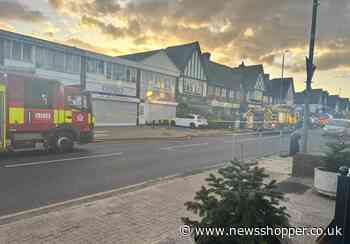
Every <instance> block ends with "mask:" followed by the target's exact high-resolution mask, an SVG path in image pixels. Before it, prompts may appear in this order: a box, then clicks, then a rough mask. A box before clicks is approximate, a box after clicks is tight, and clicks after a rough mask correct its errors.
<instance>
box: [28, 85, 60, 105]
mask: <svg viewBox="0 0 350 244" xmlns="http://www.w3.org/2000/svg"><path fill="white" fill-rule="evenodd" d="M56 89H57V86H56V83H54V82H47V81H42V80H28V81H26V82H25V93H24V104H25V107H26V108H34V109H50V108H52V107H53V101H54V99H53V97H54V93H55V90H56Z"/></svg>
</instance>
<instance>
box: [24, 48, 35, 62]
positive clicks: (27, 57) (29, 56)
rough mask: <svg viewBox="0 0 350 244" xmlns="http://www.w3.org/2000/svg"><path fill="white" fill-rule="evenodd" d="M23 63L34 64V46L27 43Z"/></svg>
mask: <svg viewBox="0 0 350 244" xmlns="http://www.w3.org/2000/svg"><path fill="white" fill-rule="evenodd" d="M23 61H25V62H33V46H32V45H30V44H27V43H24V44H23Z"/></svg>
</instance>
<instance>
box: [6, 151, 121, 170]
mask: <svg viewBox="0 0 350 244" xmlns="http://www.w3.org/2000/svg"><path fill="white" fill-rule="evenodd" d="M121 155H123V153H122V152H118V153H109V154H99V155H91V156H84V157H76V158H63V159H56V160H49V161H38V162H32V163H20V164H8V165H5V166H4V167H5V168H17V167H27V166H35V165H41V164H53V163H60V162H68V161H74V160H83V159H93V158H108V157H113V156H121Z"/></svg>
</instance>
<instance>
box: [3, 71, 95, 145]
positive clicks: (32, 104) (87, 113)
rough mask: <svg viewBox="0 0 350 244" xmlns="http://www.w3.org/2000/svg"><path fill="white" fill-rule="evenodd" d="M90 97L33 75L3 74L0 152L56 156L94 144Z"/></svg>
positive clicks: (56, 82) (71, 87)
mask: <svg viewBox="0 0 350 244" xmlns="http://www.w3.org/2000/svg"><path fill="white" fill-rule="evenodd" d="M93 127H94V119H93V115H92V110H91V97H90V95H89V93H86V92H82V91H81V89H80V86H63V85H62V84H61V83H60V82H58V81H54V80H48V79H43V78H39V77H36V76H35V75H33V74H23V73H15V72H12V73H11V72H8V73H0V151H16V150H23V149H30V148H36V147H38V146H39V145H41V146H44V147H45V148H46V149H50V150H53V151H56V152H66V151H70V150H72V149H73V147H74V144H75V143H80V144H84V143H89V142H91V141H92V140H93Z"/></svg>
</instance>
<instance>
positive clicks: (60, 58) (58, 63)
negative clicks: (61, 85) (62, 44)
mask: <svg viewBox="0 0 350 244" xmlns="http://www.w3.org/2000/svg"><path fill="white" fill-rule="evenodd" d="M52 54H53V69H54V70H57V71H61V72H63V71H64V53H61V52H53V53H52Z"/></svg>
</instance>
